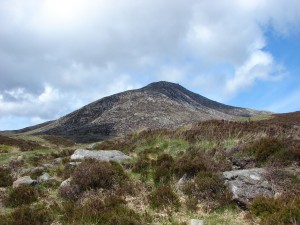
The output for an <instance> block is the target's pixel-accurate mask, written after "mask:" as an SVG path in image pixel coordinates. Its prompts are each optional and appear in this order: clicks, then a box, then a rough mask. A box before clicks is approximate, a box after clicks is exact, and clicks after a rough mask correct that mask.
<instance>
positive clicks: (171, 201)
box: [148, 185, 180, 209]
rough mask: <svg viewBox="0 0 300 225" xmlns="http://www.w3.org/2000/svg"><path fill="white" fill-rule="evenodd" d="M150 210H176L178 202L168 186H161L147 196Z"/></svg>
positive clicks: (178, 205)
mask: <svg viewBox="0 0 300 225" xmlns="http://www.w3.org/2000/svg"><path fill="white" fill-rule="evenodd" d="M148 200H149V202H150V206H151V208H154V209H164V208H165V209H170V208H175V209H178V208H179V207H180V201H179V198H178V196H177V195H176V194H175V193H174V191H173V190H172V188H171V187H170V186H169V185H167V186H166V185H161V186H159V187H158V188H156V189H155V190H154V191H153V192H152V193H150V194H149V195H148Z"/></svg>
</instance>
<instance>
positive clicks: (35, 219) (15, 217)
mask: <svg viewBox="0 0 300 225" xmlns="http://www.w3.org/2000/svg"><path fill="white" fill-rule="evenodd" d="M52 221H53V218H52V216H51V215H50V214H49V210H48V209H46V207H45V206H44V205H35V206H32V205H31V206H27V205H26V206H21V207H18V208H16V209H15V211H13V212H12V213H10V214H7V215H0V224H1V225H2V224H3V225H4V224H5V225H33V224H36V225H39V224H40V225H42V224H43V225H47V224H49V225H50V224H51V223H52Z"/></svg>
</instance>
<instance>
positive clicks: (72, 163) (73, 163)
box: [67, 162, 81, 167]
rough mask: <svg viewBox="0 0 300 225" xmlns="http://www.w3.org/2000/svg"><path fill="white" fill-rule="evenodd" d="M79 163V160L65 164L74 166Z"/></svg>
mask: <svg viewBox="0 0 300 225" xmlns="http://www.w3.org/2000/svg"><path fill="white" fill-rule="evenodd" d="M80 164H81V162H69V163H68V164H67V166H70V167H74V166H79V165H80Z"/></svg>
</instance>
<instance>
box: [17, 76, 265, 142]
mask: <svg viewBox="0 0 300 225" xmlns="http://www.w3.org/2000/svg"><path fill="white" fill-rule="evenodd" d="M260 113H261V112H259V111H255V110H248V109H243V108H237V107H233V106H228V105H224V104H221V103H219V102H215V101H212V100H210V99H208V98H205V97H203V96H201V95H199V94H196V93H193V92H191V91H189V90H188V89H186V88H184V87H182V86H181V85H179V84H176V83H171V82H167V81H159V82H154V83H151V84H149V85H147V86H145V87H143V88H141V89H136V90H132V91H126V92H122V93H119V94H115V95H112V96H108V97H105V98H102V99H99V100H97V101H95V102H93V103H90V104H89V105H86V106H84V107H82V108H80V109H78V110H76V111H74V112H72V113H70V114H68V115H66V116H64V117H62V118H60V119H58V120H56V121H52V122H49V123H47V124H43V125H39V126H35V127H31V128H27V129H25V130H22V131H19V132H18V133H22V132H25V133H26V134H50V135H61V136H64V137H67V138H70V139H73V140H75V141H78V142H90V141H99V140H104V139H108V138H112V137H119V136H123V135H126V134H130V133H132V132H133V131H139V130H145V129H174V128H178V127H179V126H184V125H187V124H190V123H195V122H198V121H201V120H202V121H203V120H209V119H228V120H230V119H235V118H239V117H245V116H251V115H256V114H260Z"/></svg>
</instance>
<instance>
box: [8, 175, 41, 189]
mask: <svg viewBox="0 0 300 225" xmlns="http://www.w3.org/2000/svg"><path fill="white" fill-rule="evenodd" d="M37 183H38V182H37V181H36V180H32V179H31V177H30V176H24V177H20V178H19V179H17V180H16V181H14V183H13V188H17V187H20V186H22V185H35V184H37Z"/></svg>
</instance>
